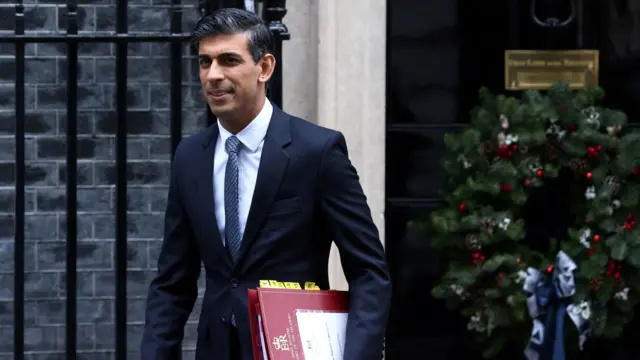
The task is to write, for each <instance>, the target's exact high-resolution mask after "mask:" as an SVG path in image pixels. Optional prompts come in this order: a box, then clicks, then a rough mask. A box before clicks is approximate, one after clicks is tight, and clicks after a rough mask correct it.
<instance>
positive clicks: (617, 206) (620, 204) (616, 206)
mask: <svg viewBox="0 0 640 360" xmlns="http://www.w3.org/2000/svg"><path fill="white" fill-rule="evenodd" d="M612 204H613V207H614V208H616V209H620V206H622V203H621V202H620V200H618V199H616V200H613V203H612Z"/></svg>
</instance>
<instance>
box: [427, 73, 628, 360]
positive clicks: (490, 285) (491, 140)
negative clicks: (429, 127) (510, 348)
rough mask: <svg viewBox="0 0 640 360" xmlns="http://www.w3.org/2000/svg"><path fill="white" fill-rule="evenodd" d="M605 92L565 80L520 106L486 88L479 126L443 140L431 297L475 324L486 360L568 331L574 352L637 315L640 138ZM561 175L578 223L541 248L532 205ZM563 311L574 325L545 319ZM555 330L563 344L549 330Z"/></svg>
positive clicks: (614, 333) (526, 97)
mask: <svg viewBox="0 0 640 360" xmlns="http://www.w3.org/2000/svg"><path fill="white" fill-rule="evenodd" d="M603 96H604V92H603V91H602V90H601V89H600V88H589V89H581V90H571V89H569V88H568V87H567V86H566V85H564V84H557V85H555V86H554V87H553V88H551V89H550V90H549V91H548V92H546V94H542V93H541V92H538V91H526V92H524V94H523V96H522V100H520V99H517V98H513V97H505V96H503V95H499V96H494V95H492V94H490V93H489V91H488V90H487V89H481V90H480V100H481V105H480V106H478V107H477V108H475V109H474V110H473V111H472V122H471V125H470V126H469V127H467V128H465V129H464V130H462V131H460V132H457V133H449V134H446V135H445V145H446V150H445V155H444V157H443V166H444V170H445V172H446V173H447V175H448V181H447V184H446V187H445V190H444V191H443V192H442V196H443V199H444V200H445V201H446V203H447V206H445V207H443V208H441V209H438V210H436V211H434V212H433V213H432V214H431V226H430V227H429V229H430V231H429V233H428V237H429V241H430V243H431V245H432V246H433V247H435V248H436V249H438V250H439V252H440V259H442V261H443V262H444V267H445V269H444V270H443V271H444V274H442V277H441V278H440V279H439V281H438V283H437V284H436V285H435V287H434V288H433V289H432V293H433V295H434V296H435V297H436V298H439V299H443V300H445V302H446V304H447V306H448V307H450V308H453V309H459V310H460V311H461V312H462V314H463V315H464V316H466V317H468V318H469V323H468V329H469V330H471V331H473V332H474V333H475V335H477V338H478V340H479V341H481V342H482V346H483V348H484V356H485V357H492V356H495V355H497V354H499V353H500V352H501V351H502V349H503V348H504V347H505V345H506V344H513V343H514V342H513V341H522V348H523V349H526V350H525V354H527V352H530V353H531V352H533V353H536V352H538V353H539V352H540V351H541V349H542V348H544V347H548V346H549V342H553V341H563V338H564V337H565V336H568V334H567V335H563V334H564V332H563V329H568V330H567V331H570V330H571V329H573V331H574V334H575V333H576V330H577V334H578V335H579V337H580V339H581V341H580V346H578V344H576V343H573V342H569V341H567V345H566V346H567V348H574V349H578V348H579V347H581V343H582V342H583V341H584V339H586V338H588V337H608V338H615V337H618V336H620V335H621V333H622V330H623V326H624V325H625V324H626V323H628V322H629V321H630V320H631V317H632V314H633V307H634V305H635V304H636V303H637V302H638V300H640V271H639V268H640V236H639V231H638V230H637V229H636V222H635V220H634V219H635V216H636V214H637V213H638V206H639V198H640V186H639V185H640V181H639V180H640V175H639V174H640V170H639V169H638V166H640V135H639V134H638V133H636V132H630V131H628V130H627V129H626V128H625V125H626V122H627V118H626V115H625V114H624V113H622V112H619V111H614V110H610V109H606V108H602V107H598V106H596V103H597V101H598V100H600V99H601V98H602V97H603ZM561 173H562V174H563V175H562V176H569V177H568V178H569V179H570V180H569V181H570V182H571V191H570V192H569V193H567V194H566V195H567V196H568V197H569V199H570V202H569V203H570V204H571V207H570V209H569V212H570V215H571V218H573V219H575V221H573V225H572V226H571V227H570V228H569V229H568V230H567V235H566V236H563V237H562V238H559V239H548V241H549V246H548V247H549V249H550V250H549V251H546V250H539V249H536V248H537V247H535V246H532V244H529V243H527V241H525V219H524V218H523V216H524V215H523V209H524V205H525V204H526V203H527V201H528V200H529V196H530V194H531V193H532V192H533V191H541V190H544V188H545V186H549V185H548V184H550V183H552V182H553V181H557V178H558V177H559V176H560V174H561ZM567 173H568V175H567ZM554 179H556V180H554ZM537 188H539V190H534V189H537ZM554 285H555V286H554ZM573 285H575V286H573ZM572 286H573V287H572ZM563 287H564V290H562V289H559V288H563ZM545 290H546V291H547V292H545ZM549 291H551V293H550V292H549ZM549 299H551V301H548V300H549ZM545 301H547V302H545ZM528 302H529V303H528ZM532 303H533V304H535V305H536V306H533V308H532ZM561 308H562V310H563V311H565V312H566V314H567V316H566V318H567V319H568V320H566V321H565V323H566V324H565V325H564V327H563V328H562V329H558V328H557V327H558V326H559V321H557V320H556V321H552V323H549V322H546V321H545V320H548V319H549V317H548V316H549V315H548V314H550V313H554V314H557V312H558V311H560V310H561ZM561 318H562V316H561ZM572 323H573V324H574V325H575V326H574V325H572ZM549 324H553V326H554V329H553V333H555V336H556V338H557V336H558V334H559V332H563V334H560V335H559V336H560V337H561V338H560V340H554V339H551V338H549V337H548V336H549V335H544V334H541V331H540V325H542V328H543V330H545V331H542V333H546V334H551V333H552V329H551V328H550V325H549ZM576 341H577V340H576Z"/></svg>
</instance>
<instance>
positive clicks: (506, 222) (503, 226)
mask: <svg viewBox="0 0 640 360" xmlns="http://www.w3.org/2000/svg"><path fill="white" fill-rule="evenodd" d="M509 224H511V219H509V218H504V219H502V221H501V222H500V223H499V224H498V227H499V228H500V229H502V230H505V231H506V230H507V228H508V227H509Z"/></svg>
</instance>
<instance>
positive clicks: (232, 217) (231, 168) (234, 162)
mask: <svg viewBox="0 0 640 360" xmlns="http://www.w3.org/2000/svg"><path fill="white" fill-rule="evenodd" d="M225 147H226V149H227V154H228V155H229V158H228V160H227V168H226V170H225V174H224V239H225V244H226V246H227V251H229V255H231V259H232V260H233V261H234V262H235V261H236V260H237V257H238V252H239V250H240V244H241V242H242V235H241V232H240V215H239V213H238V203H239V200H238V152H239V151H240V148H242V143H241V142H240V140H238V138H237V137H235V136H231V137H229V138H228V139H227V142H226V144H225Z"/></svg>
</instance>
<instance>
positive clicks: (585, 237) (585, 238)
mask: <svg viewBox="0 0 640 360" xmlns="http://www.w3.org/2000/svg"><path fill="white" fill-rule="evenodd" d="M590 238H591V229H584V230H582V233H581V234H580V244H582V246H584V247H586V248H587V249H588V248H590V247H591V242H590V241H589V239H590Z"/></svg>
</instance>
